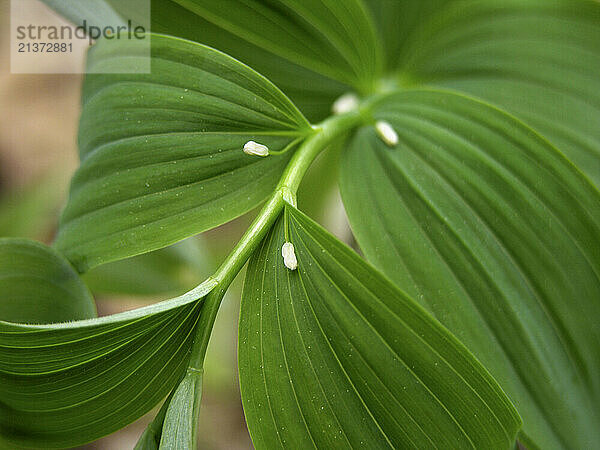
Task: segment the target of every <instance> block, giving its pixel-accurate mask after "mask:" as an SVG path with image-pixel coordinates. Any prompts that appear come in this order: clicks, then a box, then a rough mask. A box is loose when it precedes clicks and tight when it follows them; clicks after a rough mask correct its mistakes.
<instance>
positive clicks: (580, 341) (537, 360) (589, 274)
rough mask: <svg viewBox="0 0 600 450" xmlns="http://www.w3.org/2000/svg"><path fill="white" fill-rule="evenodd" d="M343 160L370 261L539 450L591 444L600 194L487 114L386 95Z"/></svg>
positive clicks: (517, 128)
mask: <svg viewBox="0 0 600 450" xmlns="http://www.w3.org/2000/svg"><path fill="white" fill-rule="evenodd" d="M374 116H375V119H376V120H386V121H388V122H389V123H390V124H391V125H392V127H393V128H394V129H395V131H396V132H397V133H398V136H399V144H398V145H397V146H395V147H394V148H390V147H388V146H387V145H385V144H384V143H383V142H382V141H381V140H380V139H379V138H378V136H377V135H376V133H375V131H374V129H373V127H364V128H362V129H361V130H360V131H358V132H357V135H356V136H355V138H354V141H353V142H352V144H351V145H350V147H349V148H348V151H347V153H346V154H345V155H344V161H343V164H342V172H341V190H342V198H343V200H344V204H345V206H346V210H347V212H348V216H349V218H350V222H351V225H352V229H353V231H354V233H355V235H356V237H357V240H358V242H359V244H360V247H361V249H362V250H363V251H364V253H365V255H366V257H367V259H368V260H369V261H371V262H372V263H373V264H375V265H376V266H377V267H378V268H380V269H382V270H383V271H384V272H385V273H386V274H387V275H388V276H389V277H390V278H391V279H392V280H393V281H395V282H396V283H397V284H398V286H399V287H401V288H402V289H404V290H405V291H406V292H407V293H408V294H409V295H411V296H413V297H414V298H416V299H418V300H420V302H421V303H422V304H423V305H424V306H426V307H427V308H428V309H429V310H430V311H431V312H432V313H433V314H434V315H435V316H436V317H437V318H438V319H439V320H440V321H441V322H442V323H443V324H444V325H445V326H447V327H448V328H449V329H450V330H451V331H452V332H454V333H455V334H456V336H457V337H458V338H459V339H460V340H461V341H462V342H464V343H465V344H466V345H467V347H468V348H469V349H470V350H471V351H472V352H473V353H474V354H475V355H476V356H477V357H478V358H479V359H480V360H481V362H482V363H483V364H484V365H485V367H486V368H488V369H489V370H490V371H491V373H492V375H493V376H494V377H495V378H496V379H497V380H498V381H499V383H500V385H501V386H502V387H503V388H504V389H505V390H506V391H507V393H508V395H509V397H510V398H511V399H512V400H513V402H514V403H515V405H516V406H517V409H518V410H519V413H520V414H521V416H522V417H523V422H524V425H523V434H522V435H521V438H523V439H524V440H525V442H526V444H527V445H528V446H537V447H539V448H544V449H550V448H561V447H562V448H591V447H593V446H594V443H595V442H598V441H599V440H600V435H599V431H600V420H599V418H598V414H597V408H596V404H597V402H598V399H600V397H599V392H600V379H598V377H597V376H596V375H595V374H597V373H600V353H599V352H598V348H599V344H600V333H599V328H598V326H597V318H598V314H599V313H600V241H599V240H598V236H600V195H599V193H598V191H597V190H595V189H594V187H593V186H592V185H591V184H590V183H589V182H588V181H587V179H586V178H585V177H584V176H583V175H582V174H581V173H580V172H579V171H578V170H577V169H576V168H575V167H574V166H573V165H572V164H571V163H570V162H569V161H568V160H567V159H566V158H564V156H563V155H562V154H561V153H559V152H558V151H557V150H556V149H555V148H553V147H552V146H551V145H550V144H548V142H547V141H545V140H543V139H541V138H540V137H539V135H537V134H536V133H534V132H533V131H531V130H530V129H529V128H527V127H526V126H524V125H523V124H522V123H521V122H519V121H517V120H515V119H514V118H513V117H511V116H508V115H507V114H505V113H502V112H501V111H499V110H496V109H495V108H493V107H491V106H488V105H486V104H483V103H480V102H478V101H474V100H471V99H468V98H465V97H463V96H460V95H454V94H451V93H445V92H436V91H413V92H405V93H401V94H397V95H394V96H392V97H390V98H389V100H387V101H384V102H382V103H381V104H380V105H378V106H377V107H376V108H375V112H374Z"/></svg>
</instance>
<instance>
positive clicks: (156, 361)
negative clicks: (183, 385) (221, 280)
mask: <svg viewBox="0 0 600 450" xmlns="http://www.w3.org/2000/svg"><path fill="white" fill-rule="evenodd" d="M214 286H215V282H214V280H208V281H207V282H205V283H203V284H202V285H200V286H198V287H197V288H196V289H194V290H192V291H190V292H188V293H187V294H184V295H183V296H180V297H177V298H175V299H172V300H169V301H165V302H161V303H158V304H156V305H152V306H149V307H145V308H140V309H137V310H134V311H128V312H124V313H120V314H116V315H113V316H108V317H102V318H98V319H92V320H84V321H77V322H69V323H64V324H51V325H39V326H34V325H21V324H15V323H9V322H4V321H1V322H0V354H1V355H2V358H1V363H0V379H1V380H2V383H0V409H1V410H2V414H1V415H0V431H1V434H2V436H3V439H4V440H6V441H7V442H10V443H11V444H12V445H17V446H44V447H48V448H61V447H73V446H76V445H81V444H84V443H86V442H90V441H92V440H95V439H97V438H99V437H101V436H104V435H106V434H109V433H111V432H113V431H116V430H118V429H119V428H122V427H123V426H125V425H127V424H128V423H131V422H133V421H134V420H135V419H137V418H138V417H140V416H141V415H143V414H144V413H146V412H147V411H148V410H150V409H151V408H152V407H153V406H154V405H155V404H156V403H158V402H159V401H160V400H161V399H162V398H164V397H165V396H166V395H167V394H168V393H169V391H170V390H171V389H172V388H173V387H174V385H175V384H176V382H177V381H178V380H179V379H180V377H181V376H182V375H183V373H185V370H186V368H187V363H188V359H189V346H190V344H191V340H192V337H193V333H192V332H193V331H194V329H195V325H196V323H197V321H198V318H199V314H200V310H201V306H202V302H201V301H200V299H202V298H203V297H204V296H205V295H206V294H207V293H208V292H209V291H210V290H211V289H212V288H214Z"/></svg>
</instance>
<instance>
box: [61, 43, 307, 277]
mask: <svg viewBox="0 0 600 450" xmlns="http://www.w3.org/2000/svg"><path fill="white" fill-rule="evenodd" d="M139 42H140V41H126V42H124V41H105V42H101V43H100V44H98V45H97V46H96V47H95V48H94V49H93V50H92V53H91V56H90V60H89V65H91V66H101V67H102V68H103V69H106V70H109V67H112V66H114V65H118V64H120V63H121V61H122V60H124V59H125V60H129V61H131V60H135V59H136V58H143V54H138V53H137V52H138V50H140V49H141V50H143V45H142V46H141V47H140V44H139ZM111 44H112V45H111ZM310 133H312V129H311V128H310V126H309V124H308V122H306V119H304V117H303V116H302V114H301V113H300V112H299V111H298V110H297V109H296V107H295V106H294V105H293V104H292V103H290V101H289V100H288V99H287V98H286V97H285V96H284V95H283V94H282V93H281V92H280V91H279V90H278V89H277V88H276V87H275V86H273V85H272V84H271V83H270V82H269V81H267V80H266V79H265V78H263V77H262V76H260V75H259V74H257V73H256V72H254V71H253V70H251V69H250V68H248V67H246V66H244V65H243V64H241V63H239V62H238V61H236V60H234V59H231V58H230V57H228V56H226V55H224V54H223V53H220V52H218V51H216V50H213V49H210V48H208V47H205V46H202V45H199V44H195V43H192V42H187V41H183V40H181V39H175V38H169V37H165V36H158V35H152V74H149V75H143V74H126V75H119V76H117V75H98V76H88V78H87V81H86V85H85V87H84V105H83V113H82V117H81V125H80V135H79V145H80V152H81V157H82V162H81V166H80V168H79V169H78V171H77V172H76V174H75V176H74V178H73V183H72V186H71V192H70V196H69V202H68V204H67V207H66V209H65V211H64V213H63V216H62V219H61V224H60V229H59V233H58V237H57V240H56V242H55V246H56V248H57V249H59V250H60V251H61V252H62V253H63V254H64V255H65V256H66V257H67V258H68V259H69V260H70V261H71V262H72V263H73V264H74V265H75V266H76V267H77V269H78V270H79V271H85V270H86V269H87V268H90V267H93V266H96V265H98V264H101V263H104V262H109V261H112V260H117V259H122V258H125V257H128V256H133V255H136V254H140V253H143V252H147V251H150V250H155V249H158V248H161V247H164V246H167V245H169V244H172V243H174V242H176V241H179V240H181V239H183V238H185V237H188V236H190V235H193V234H196V233H200V232H202V231H205V230H208V229H210V228H213V227H215V226H218V225H220V224H222V223H225V222H227V221H229V220H231V219H233V218H235V217H237V216H239V215H241V214H243V213H245V212H247V211H249V210H250V209H252V208H253V207H255V206H257V205H258V204H259V203H260V202H261V201H263V200H264V199H265V198H266V197H267V195H269V194H270V193H271V192H272V191H273V189H274V188H275V186H276V184H277V181H278V179H279V177H280V175H281V173H282V171H283V169H284V167H285V165H286V164H287V162H288V160H289V158H290V155H291V154H292V152H291V151H289V152H287V153H285V154H283V155H271V156H269V157H266V158H261V157H258V156H251V155H246V154H245V153H244V152H243V151H242V148H243V146H244V144H245V143H246V142H247V141H249V140H254V141H257V142H259V143H261V144H265V145H267V146H268V147H269V149H271V150H273V151H277V150H282V149H283V148H284V147H286V146H287V145H288V144H290V143H292V142H294V141H295V140H297V139H299V138H302V137H305V136H307V135H308V134H310Z"/></svg>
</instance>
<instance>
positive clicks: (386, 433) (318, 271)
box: [239, 207, 520, 449]
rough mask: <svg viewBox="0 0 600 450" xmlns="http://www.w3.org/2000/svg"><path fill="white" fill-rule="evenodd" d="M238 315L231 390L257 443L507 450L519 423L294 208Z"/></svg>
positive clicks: (390, 291)
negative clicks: (286, 257) (289, 256)
mask: <svg viewBox="0 0 600 450" xmlns="http://www.w3.org/2000/svg"><path fill="white" fill-rule="evenodd" d="M285 241H290V242H291V243H293V245H294V247H295V253H296V255H297V259H298V269H297V270H295V271H291V270H289V269H287V268H286V267H285V266H284V262H283V258H282V256H281V255H282V253H281V249H282V245H283V243H284V242H285ZM241 308H242V309H241V313H240V331H239V367H240V384H241V392H242V402H243V406H244V411H245V414H246V420H247V422H248V427H249V429H250V433H251V436H252V440H253V443H254V445H255V446H256V448H258V449H262V448H287V447H294V448H346V447H348V448H349V447H368V448H384V447H392V448H409V447H410V448H489V449H496V448H506V449H507V448H509V447H511V446H512V445H514V440H515V436H516V433H517V430H518V428H519V425H520V420H519V417H518V415H517V413H516V411H515V410H514V408H513V407H512V405H511V403H510V402H509V400H508V399H507V398H506V396H505V395H504V393H503V392H502V391H501V390H500V388H499V387H498V385H497V384H496V383H495V382H494V380H493V379H492V378H491V377H490V376H489V374H488V373H487V372H486V370H485V369H484V368H483V367H482V366H481V365H480V364H479V363H478V362H477V361H476V360H475V359H474V358H473V357H472V355H471V354H470V353H469V352H468V351H467V350H466V349H465V348H464V347H463V346H462V344H460V343H459V342H458V340H456V339H455V338H454V337H453V336H452V335H451V334H450V333H448V331H446V330H445V329H444V328H443V327H441V326H440V325H439V323H438V322H437V321H435V320H434V319H433V318H432V317H431V316H430V315H429V314H428V313H426V312H425V311H424V310H423V309H422V308H421V307H420V306H419V305H418V304H417V303H416V302H414V301H413V300H411V299H410V298H409V297H407V296H406V295H405V294H404V293H403V292H401V291H400V290H398V289H397V288H396V287H395V286H394V285H392V284H391V283H390V282H389V281H387V279H385V278H384V277H383V276H381V275H380V274H379V273H378V272H376V271H375V270H374V269H372V268H371V267H370V266H369V265H368V264H366V263H365V262H364V261H363V260H362V259H360V258H359V257H358V256H357V255H356V254H355V253H354V252H353V251H352V250H350V249H349V248H348V247H346V246H344V245H343V244H342V243H341V242H339V241H338V240H337V239H335V238H334V237H333V236H331V235H330V234H329V233H327V232H326V231H325V230H324V229H322V228H321V227H320V226H319V225H317V224H316V223H315V222H313V221H312V220H310V219H309V218H308V217H307V216H305V215H304V214H302V213H300V212H299V211H297V210H295V209H293V208H291V207H287V208H286V210H285V213H284V217H283V218H280V220H279V221H278V222H277V224H276V225H275V226H274V228H273V230H272V231H271V232H270V234H269V235H268V236H267V238H265V240H264V241H263V243H262V246H261V248H260V249H259V250H258V251H257V252H256V253H255V255H254V256H253V257H252V259H251V260H250V263H249V266H248V272H247V276H246V282H245V286H244V292H243V296H242V307H241Z"/></svg>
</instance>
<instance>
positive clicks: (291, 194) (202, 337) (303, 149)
mask: <svg viewBox="0 0 600 450" xmlns="http://www.w3.org/2000/svg"><path fill="white" fill-rule="evenodd" d="M363 120H364V118H363V116H362V115H361V113H360V112H359V111H353V112H349V113H347V114H342V115H339V116H333V117H330V118H328V119H327V120H325V121H323V122H321V123H320V124H319V125H317V126H316V127H315V132H314V133H313V134H312V135H310V136H309V137H308V138H307V139H306V140H305V141H304V143H303V144H302V145H301V146H300V147H299V148H298V150H296V152H295V153H294V156H292V159H291V160H290V162H289V163H288V165H287V167H286V169H285V171H284V172H283V175H282V177H281V179H280V181H279V184H278V185H277V188H276V189H275V192H274V193H273V195H272V196H271V198H270V199H269V200H268V201H267V203H266V204H265V206H264V207H263V208H262V210H261V211H260V213H259V214H258V216H257V217H256V218H255V219H254V222H252V224H251V225H250V227H249V228H248V230H246V232H245V233H244V235H243V236H242V238H241V239H240V241H239V242H238V243H237V245H236V246H235V247H234V249H233V250H232V252H231V253H230V254H229V256H228V257H227V259H225V261H224V262H223V264H221V266H220V267H219V268H218V269H217V271H216V272H215V274H214V275H213V278H214V279H215V280H216V281H217V282H218V284H217V286H216V287H215V288H214V289H213V290H212V291H211V292H210V293H209V294H208V295H207V296H206V298H205V300H204V304H203V306H202V314H201V315H200V322H199V323H198V326H197V328H196V330H197V334H196V337H195V339H194V344H193V346H192V355H191V357H190V363H189V366H190V367H191V368H194V369H196V370H202V368H203V364H204V356H205V354H206V349H207V347H208V341H209V339H210V335H211V333H212V328H213V325H214V322H215V318H216V317H217V312H218V311H219V306H220V304H221V300H222V299H223V296H224V295H225V292H226V291H227V288H228V287H229V285H230V284H231V282H232V281H233V279H234V278H235V276H236V275H237V274H238V272H239V271H240V270H241V268H242V267H243V266H244V264H245V263H246V261H247V260H248V258H249V257H250V255H252V253H253V252H254V250H255V249H256V247H257V246H258V244H259V243H260V242H261V241H262V239H263V238H264V237H265V235H266V234H267V232H268V231H269V230H270V229H271V226H272V225H273V223H275V220H277V218H278V217H279V214H280V213H281V211H282V210H283V207H284V206H285V204H286V203H289V204H291V205H294V206H295V204H296V192H297V191H298V187H299V186H300V182H301V181H302V178H303V177H304V174H305V173H306V171H307V170H308V168H309V167H310V165H311V163H312V162H313V161H314V159H315V158H316V157H317V155H319V153H321V151H323V149H325V147H327V146H328V145H329V144H330V143H331V142H332V141H333V140H334V139H336V138H337V137H339V136H340V135H342V134H344V133H346V132H348V131H349V130H351V129H352V128H354V127H356V126H357V125H358V124H360V123H361V122H362V121H363Z"/></svg>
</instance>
